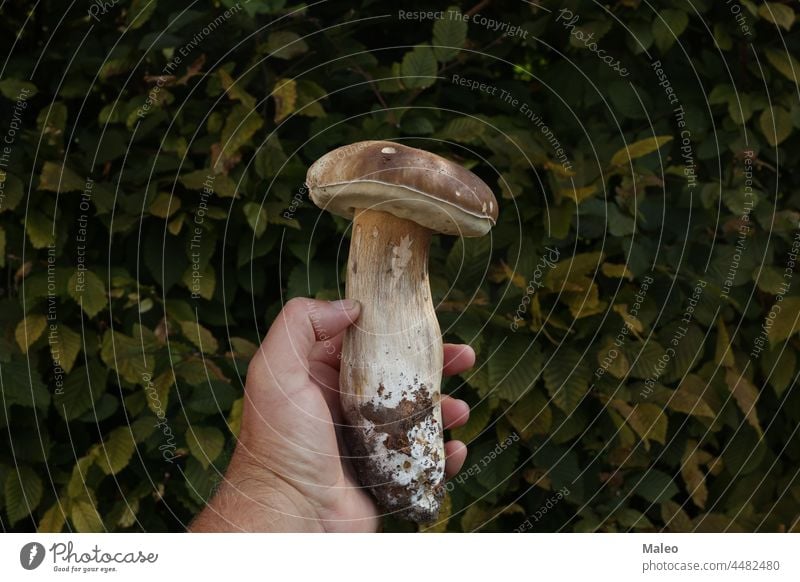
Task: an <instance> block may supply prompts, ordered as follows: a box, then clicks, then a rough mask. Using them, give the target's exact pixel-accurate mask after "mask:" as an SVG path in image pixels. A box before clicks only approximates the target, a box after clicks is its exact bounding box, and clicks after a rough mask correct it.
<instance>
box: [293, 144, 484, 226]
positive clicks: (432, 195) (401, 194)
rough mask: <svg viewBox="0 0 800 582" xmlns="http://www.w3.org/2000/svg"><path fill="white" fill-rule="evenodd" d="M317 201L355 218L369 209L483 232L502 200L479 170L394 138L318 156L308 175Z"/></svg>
mask: <svg viewBox="0 0 800 582" xmlns="http://www.w3.org/2000/svg"><path fill="white" fill-rule="evenodd" d="M306 183H307V184H308V188H309V193H310V196H311V199H312V200H313V201H314V203H315V204H316V205H317V206H319V207H320V208H322V209H323V210H328V211H329V212H332V213H334V214H338V215H340V216H344V217H346V218H353V215H354V213H355V210H356V209H361V208H369V209H371V210H379V211H382V212H388V213H390V214H393V215H395V216H398V217H400V218H405V219H407V220H413V221H414V222H416V223H418V224H421V225H422V226H424V227H426V228H429V229H431V230H433V231H435V232H441V233H444V234H452V235H461V236H482V235H484V234H486V233H487V232H489V230H490V229H491V228H492V226H494V224H495V222H496V220H497V200H496V199H495V197H494V194H492V191H491V189H490V188H489V186H487V185H486V184H485V183H484V182H483V180H481V179H480V178H478V176H476V175H475V174H473V173H472V172H470V171H469V170H467V169H466V168H464V167H463V166H460V165H459V164H456V163H455V162H451V161H449V160H446V159H444V158H443V157H441V156H437V155H436V154H432V153H430V152H426V151H424V150H419V149H416V148H412V147H408V146H404V145H400V144H397V143H394V142H390V141H362V142H357V143H354V144H351V145H347V146H343V147H340V148H337V149H335V150H333V151H331V152H328V153H327V154H325V155H324V156H322V157H321V158H320V159H318V160H317V161H316V162H314V164H313V165H312V166H311V167H310V168H309V170H308V175H307V176H306Z"/></svg>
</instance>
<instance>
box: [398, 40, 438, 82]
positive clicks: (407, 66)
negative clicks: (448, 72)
mask: <svg viewBox="0 0 800 582" xmlns="http://www.w3.org/2000/svg"><path fill="white" fill-rule="evenodd" d="M437 71H438V69H437V67H436V57H435V56H434V54H433V50H431V47H429V46H427V45H418V46H416V47H414V49H413V50H411V51H409V52H407V53H406V54H405V56H404V57H403V62H402V64H401V65H400V72H401V74H402V75H403V79H402V81H403V85H405V86H406V87H407V88H409V89H425V88H427V87H430V86H431V85H433V84H434V83H435V82H436V73H437Z"/></svg>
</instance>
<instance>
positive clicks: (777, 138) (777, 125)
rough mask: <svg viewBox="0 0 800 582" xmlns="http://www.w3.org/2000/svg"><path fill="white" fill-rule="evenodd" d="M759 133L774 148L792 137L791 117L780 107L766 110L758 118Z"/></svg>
mask: <svg viewBox="0 0 800 582" xmlns="http://www.w3.org/2000/svg"><path fill="white" fill-rule="evenodd" d="M758 125H759V127H760V128H761V133H763V134H764V137H765V138H767V143H769V145H771V146H773V147H775V146H777V145H779V144H781V143H783V141H784V140H785V139H786V138H787V137H789V136H790V135H792V131H793V125H792V116H791V114H790V113H789V112H788V111H786V109H784V108H783V107H781V106H775V107H771V108H767V109H765V110H764V111H762V112H761V116H760V117H759V118H758Z"/></svg>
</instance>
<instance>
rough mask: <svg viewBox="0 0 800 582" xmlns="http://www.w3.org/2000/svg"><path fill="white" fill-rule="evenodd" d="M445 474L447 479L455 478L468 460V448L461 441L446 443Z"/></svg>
mask: <svg viewBox="0 0 800 582" xmlns="http://www.w3.org/2000/svg"><path fill="white" fill-rule="evenodd" d="M444 454H445V459H446V460H445V463H444V472H445V475H447V478H448V479H449V478H451V477H454V476H456V475H457V474H458V472H459V471H460V470H461V467H462V466H464V461H466V460H467V446H466V445H465V444H464V443H462V442H461V441H448V442H446V443H444Z"/></svg>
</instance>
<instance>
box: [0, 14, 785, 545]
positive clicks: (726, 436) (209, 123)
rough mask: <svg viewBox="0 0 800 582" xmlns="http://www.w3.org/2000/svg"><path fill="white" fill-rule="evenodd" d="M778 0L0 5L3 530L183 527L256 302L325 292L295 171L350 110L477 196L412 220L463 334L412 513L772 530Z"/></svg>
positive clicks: (779, 452) (396, 526)
mask: <svg viewBox="0 0 800 582" xmlns="http://www.w3.org/2000/svg"><path fill="white" fill-rule="evenodd" d="M406 4H407V5H406ZM793 6H794V3H792V2H788V1H780V2H767V3H755V2H751V1H749V0H732V1H730V2H724V3H723V2H713V3H712V2H711V0H694V1H693V2H685V1H682V0H675V1H664V2H658V3H650V2H646V1H645V2H641V1H640V0H623V1H621V2H617V3H612V4H601V3H595V2H585V1H584V2H576V1H568V2H564V3H554V2H550V1H546V0H542V1H539V2H517V3H512V2H504V3H500V2H491V1H490V0H483V1H479V0H474V1H473V2H471V3H468V4H461V5H447V4H443V3H438V2H437V3H431V2H428V3H422V2H411V3H404V6H403V8H402V9H401V8H398V6H397V5H396V4H395V3H388V2H355V3H349V4H347V5H344V4H342V3H335V4H334V3H332V2H326V1H322V2H313V3H309V4H297V5H289V4H288V3H287V2H285V1H284V0H251V1H250V2H246V3H245V2H242V3H241V4H240V3H238V2H236V1H234V0H214V1H211V2H191V3H188V4H187V5H186V6H185V7H184V6H179V5H178V3H172V2H166V1H164V0H160V1H158V0H132V1H130V2H128V1H123V0H119V1H111V2H105V3H102V2H92V3H74V4H70V5H69V6H67V4H65V3H63V2H55V1H53V0H44V1H42V2H38V3H36V5H35V7H31V6H30V5H29V3H28V2H23V1H21V0H16V1H10V2H6V3H4V4H3V7H2V8H1V9H0V13H2V18H0V27H2V31H3V34H2V37H3V40H2V43H3V45H4V50H3V54H4V55H6V57H5V59H4V60H3V68H2V70H1V72H0V92H1V93H2V98H0V108H1V109H0V119H2V124H0V133H2V138H1V139H2V140H3V143H2V144H0V170H2V173H1V174H0V180H2V181H0V218H2V225H1V226H0V250H2V252H0V269H2V273H3V283H2V285H3V288H2V296H1V297H0V319H2V325H3V329H4V330H5V333H4V334H3V336H2V339H0V342H1V343H0V381H2V384H0V389H1V390H2V392H1V393H2V407H0V409H1V410H2V415H0V433H2V435H3V436H2V437H0V438H2V439H3V445H2V447H0V483H2V487H0V489H1V490H0V515H1V516H2V517H1V518H0V519H1V520H2V521H0V524H2V528H3V530H5V531H32V530H35V529H38V530H39V531H78V532H83V531H105V530H108V531H179V530H182V529H184V528H185V527H186V524H187V523H188V522H189V521H190V520H191V518H192V517H193V515H195V514H196V513H197V512H198V511H199V509H200V508H201V507H202V506H203V505H204V503H205V501H206V500H207V498H208V496H209V495H210V494H211V493H212V492H213V490H214V487H215V484H216V483H217V482H218V481H219V479H220V475H221V474H222V473H223V472H224V470H225V467H226V464H227V462H228V459H229V457H230V453H231V451H232V448H233V446H234V443H235V436H236V434H237V431H238V427H239V420H240V414H241V402H242V400H241V398H242V390H243V386H244V380H245V372H246V369H247V363H248V360H249V358H250V357H251V355H252V354H253V352H254V350H255V349H256V347H257V345H258V343H259V342H260V340H261V339H262V338H263V336H264V334H265V332H266V330H267V329H268V327H269V325H270V323H271V322H272V320H273V319H274V317H275V315H276V314H277V312H278V311H279V310H280V308H281V305H282V304H283V303H285V301H286V300H287V299H289V298H291V297H294V296H311V297H317V298H328V299H329V298H336V297H338V296H340V295H341V294H342V293H343V279H342V274H343V272H344V265H345V259H346V257H345V256H344V255H345V254H346V253H345V252H344V249H346V246H347V237H348V236H349V234H348V231H347V223H346V221H344V220H340V219H338V218H334V217H332V216H331V215H330V214H327V213H323V212H320V211H319V210H318V209H317V208H316V207H315V206H314V205H313V204H311V203H310V202H309V200H308V196H307V191H306V189H305V187H304V184H303V181H304V178H305V172H306V170H307V168H308V166H309V165H310V164H311V163H312V162H313V161H314V160H316V159H317V158H318V157H320V156H321V155H322V154H324V153H325V152H327V151H329V150H331V149H333V148H335V147H338V146H341V145H345V144H348V143H352V142H356V141H360V140H365V139H388V140H398V141H401V142H402V143H404V144H408V145H412V146H414V147H420V148H424V149H428V150H430V151H434V152H437V153H440V154H442V155H445V156H447V157H449V158H451V159H453V160H456V161H458V162H459V163H461V164H463V165H465V166H466V167H468V168H470V169H471V170H472V171H474V172H475V173H477V174H478V175H479V176H481V177H482V178H483V179H484V180H485V181H486V182H487V183H488V184H489V185H490V186H491V187H492V188H493V189H494V190H495V192H496V194H497V197H498V200H499V202H500V207H501V208H500V218H499V220H498V224H497V225H496V227H495V228H494V229H493V231H492V233H491V236H487V237H483V238H478V239H462V240H459V239H454V238H450V237H434V239H435V240H434V242H433V246H432V249H431V266H430V269H431V284H432V289H433V294H434V300H435V303H436V305H437V312H438V314H439V317H440V323H441V325H442V329H443V330H444V332H445V339H446V340H447V341H455V342H466V343H469V344H470V345H472V346H473V347H474V348H475V350H476V352H477V354H478V362H477V365H476V367H475V368H474V369H473V370H471V371H469V372H466V373H464V374H463V375H461V376H460V377H455V378H451V379H449V380H448V381H447V382H446V383H445V385H444V388H445V390H446V391H447V392H449V393H451V394H454V395H456V396H458V397H459V398H463V399H465V400H467V401H468V402H469V403H470V405H471V406H472V415H471V418H470V420H469V423H468V424H467V425H466V426H464V427H462V428H459V429H456V430H453V431H452V436H453V437H455V438H459V439H461V440H464V441H465V442H467V443H468V444H469V448H470V455H469V458H468V460H467V462H466V464H465V466H464V469H463V470H462V472H461V473H460V474H459V475H458V476H457V477H456V478H454V479H453V480H451V481H450V483H449V484H448V487H447V490H448V497H447V499H448V501H447V504H446V511H445V513H444V515H443V516H442V519H441V520H440V522H439V523H437V524H436V525H435V526H433V527H432V528H423V529H434V530H437V531H445V530H446V531H475V530H482V531H577V532H584V531H661V530H665V531H790V530H793V529H794V530H796V529H797V528H798V525H797V523H798V516H800V510H798V508H800V483H798V480H797V475H798V470H797V466H798V463H800V439H799V438H798V434H797V430H798V421H800V396H798V390H797V372H798V366H797V352H798V348H800V339H799V338H798V337H797V332H798V331H800V322H799V321H798V317H799V316H800V277H798V276H797V272H798V250H799V249H800V231H798V226H799V225H800V176H799V175H798V174H797V172H794V171H792V169H793V168H796V167H797V166H798V164H800V137H799V136H800V133H799V132H798V131H797V129H798V128H800V99H798V98H799V97H800V86H798V84H797V78H798V75H800V62H799V61H798V60H797V59H798V58H800V37H798V35H797V34H796V33H797V30H798V27H799V26H800V24H798V23H796V22H795V20H796V17H797V15H796V13H795V10H794V8H793ZM65 11H66V12H65ZM190 427H191V430H190ZM190 434H191V435H192V436H189V435H190ZM209 459H210V461H209ZM412 527H413V526H411V525H410V524H408V523H405V522H401V521H398V520H392V519H387V520H386V524H385V529H386V530H389V531H392V530H395V531H408V530H410V529H412Z"/></svg>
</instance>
